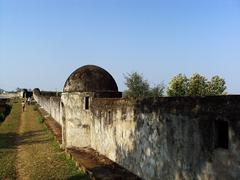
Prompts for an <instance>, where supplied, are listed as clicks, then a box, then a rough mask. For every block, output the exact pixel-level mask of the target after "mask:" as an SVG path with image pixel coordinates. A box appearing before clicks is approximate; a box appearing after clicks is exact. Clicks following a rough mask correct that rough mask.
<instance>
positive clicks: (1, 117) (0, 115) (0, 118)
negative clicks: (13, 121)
mask: <svg viewBox="0 0 240 180" xmlns="http://www.w3.org/2000/svg"><path fill="white" fill-rule="evenodd" d="M4 119H5V116H4V113H0V122H2V121H4Z"/></svg>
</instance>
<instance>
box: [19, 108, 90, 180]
mask: <svg viewBox="0 0 240 180" xmlns="http://www.w3.org/2000/svg"><path fill="white" fill-rule="evenodd" d="M16 171H17V179H20V180H25V179H34V180H35V179H72V178H78V179H86V177H84V176H83V174H82V173H81V172H79V171H78V170H77V168H76V167H75V164H74V162H73V161H71V160H69V159H67V158H66V156H65V153H64V152H63V151H61V150H60V148H59V147H58V144H57V143H56V141H55V140H54V138H53V136H52V134H51V133H50V132H49V131H48V129H47V128H46V127H45V126H44V124H43V123H42V122H41V118H40V115H39V113H38V112H37V111H34V110H33V107H32V106H28V107H27V108H26V111H25V112H23V113H22V115H21V122H20V126H19V132H18V138H17V158H16Z"/></svg>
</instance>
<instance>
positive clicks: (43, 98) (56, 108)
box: [33, 92, 62, 125]
mask: <svg viewBox="0 0 240 180" xmlns="http://www.w3.org/2000/svg"><path fill="white" fill-rule="evenodd" d="M33 97H34V99H35V101H36V102H37V103H38V104H39V105H40V106H41V107H42V108H43V109H44V110H45V111H47V112H48V113H49V115H50V116H51V117H52V118H53V119H54V120H55V121H56V122H58V123H59V124H60V125H62V115H61V97H60V96H59V95H58V94H56V93H54V92H41V93H40V92H39V93H35V92H34V93H33Z"/></svg>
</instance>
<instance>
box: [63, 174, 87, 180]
mask: <svg viewBox="0 0 240 180" xmlns="http://www.w3.org/2000/svg"><path fill="white" fill-rule="evenodd" d="M79 179H80V180H81V179H82V180H86V179H90V178H89V177H88V176H87V175H83V174H77V175H75V176H71V177H69V178H67V179H66V180H79Z"/></svg>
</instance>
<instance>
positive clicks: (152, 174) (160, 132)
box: [91, 96, 240, 179]
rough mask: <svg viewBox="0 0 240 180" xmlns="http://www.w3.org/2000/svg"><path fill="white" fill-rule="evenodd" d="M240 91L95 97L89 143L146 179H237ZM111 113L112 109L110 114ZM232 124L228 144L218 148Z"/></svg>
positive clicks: (238, 173)
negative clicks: (223, 124) (222, 127)
mask: <svg viewBox="0 0 240 180" xmlns="http://www.w3.org/2000/svg"><path fill="white" fill-rule="evenodd" d="M239 102H240V96H225V97H207V98H160V99H159V100H157V101H152V100H150V101H147V100H145V101H138V102H135V103H132V105H131V103H130V102H127V101H125V102H124V100H107V99H94V100H93V102H92V110H91V111H92V112H93V115H92V118H93V121H92V125H91V134H92V135H91V146H92V147H93V148H95V149H96V150H97V151H99V152H100V153H102V154H105V155H106V156H107V157H109V158H110V159H112V160H114V161H116V162H117V163H119V164H121V165H122V166H124V167H125V168H127V169H129V170H130V171H132V172H134V173H135V174H137V175H139V176H140V177H143V178H145V179H238V178H239V177H240V155H239V151H240V142H239V140H240V136H239V134H240V132H239V129H240V120H239V119H238V117H240V104H239ZM109 112H110V114H109ZM221 120H223V121H227V122H228V123H229V149H221V148H215V145H216V144H215V143H216V140H215V139H216V137H215V136H216V134H215V131H216V125H215V124H216V123H217V122H218V121H221Z"/></svg>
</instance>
